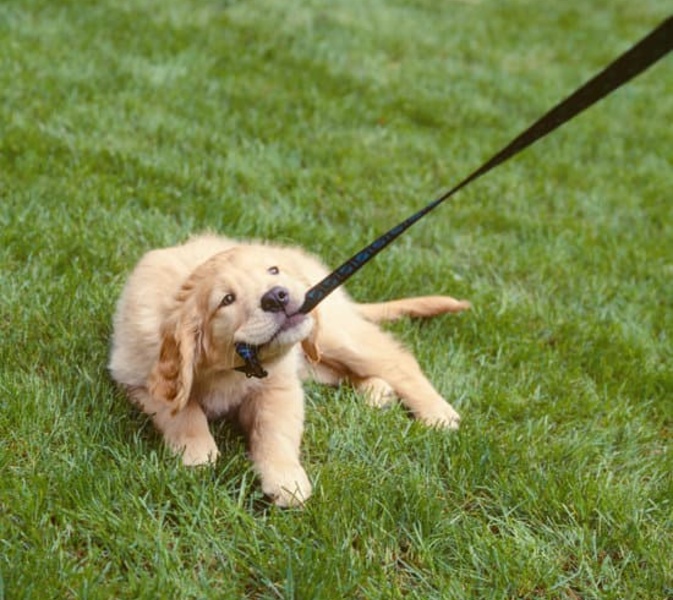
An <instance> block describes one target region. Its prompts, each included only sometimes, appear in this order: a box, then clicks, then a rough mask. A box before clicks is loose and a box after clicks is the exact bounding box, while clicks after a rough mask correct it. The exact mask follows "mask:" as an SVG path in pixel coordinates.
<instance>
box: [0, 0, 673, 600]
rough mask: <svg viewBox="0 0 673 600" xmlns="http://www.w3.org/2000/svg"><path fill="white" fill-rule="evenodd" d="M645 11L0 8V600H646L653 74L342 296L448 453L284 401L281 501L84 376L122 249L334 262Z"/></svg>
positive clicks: (383, 421)
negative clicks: (411, 364)
mask: <svg viewBox="0 0 673 600" xmlns="http://www.w3.org/2000/svg"><path fill="white" fill-rule="evenodd" d="M667 11H670V3H669V2H665V1H664V0H639V2H633V1H626V0H613V1H612V2H609V3H607V2H606V3H600V2H595V3H589V2H586V1H584V0H582V1H580V0H566V1H564V2H555V3H551V2H530V1H529V0H503V1H497V0H481V1H479V0H472V1H468V0H464V1H458V0H455V1H452V0H435V1H434V2H431V1H430V0H387V1H384V0H371V1H368V2H360V1H356V0H335V1H334V2H321V1H319V0H286V1H284V2H275V1H272V0H248V1H243V0H240V1H235V0H230V1H227V0H116V1H113V0H90V1H82V0H4V2H2V3H1V4H0V48H1V49H2V51H1V52H0V476H1V480H0V481H1V482H0V599H2V598H7V599H12V600H14V599H18V598H25V599H35V598H40V599H41V598H54V599H63V598H78V599H79V598H96V599H98V598H100V599H109V598H120V599H123V598H128V599H139V598H143V599H144V598H146V599H156V598H176V599H187V598H194V599H202V598H259V599H261V598H265V599H266V598H297V599H322V598H326V599H331V598H363V599H374V598H381V599H391V598H417V599H427V598H442V599H445V598H450V599H453V598H456V599H461V598H559V599H567V600H578V599H582V600H585V599H590V598H600V599H604V598H605V599H615V600H617V599H619V600H621V599H630V598H633V599H649V598H652V599H671V598H673V558H672V557H673V475H672V473H673V456H672V453H673V451H672V446H671V442H672V439H673V243H672V242H671V240H672V239H673V220H672V219H671V204H670V202H671V197H672V196H673V152H672V151H671V149H672V148H673V120H672V117H671V115H673V57H671V56H669V57H667V58H666V59H664V60H663V61H661V62H660V63H659V64H657V65H656V66H655V67H653V68H652V69H651V70H649V71H648V72H647V73H645V74H644V75H642V76H641V77H638V78H637V79H635V80H634V81H632V82H631V83H630V84H629V85H628V86H626V87H624V88H623V89H621V90H618V91H617V92H616V93H615V94H613V95H612V96H610V97H609V98H607V99H605V100H604V101H602V102H601V103H600V104H598V105H596V106H595V107H593V108H592V109H591V110H590V111H588V112H586V113H584V114H583V115H581V116H580V117H578V118H577V119H576V120H574V121H573V122H572V123H570V124H568V125H566V126H565V127H563V128H562V129H560V130H558V131H557V132H555V133H554V134H552V135H551V136H549V137H548V138H546V139H544V140H542V141H541V142H539V143H538V144H536V145H535V146H533V147H532V148H530V149H528V150H527V151H525V152H524V153H522V154H521V155H520V156H519V157H517V158H516V159H514V160H512V161H510V162H508V163H506V164H504V165H501V166H500V167H498V168H497V169H496V170H494V171H493V172H491V173H490V174H488V175H487V176H486V177H484V178H483V179H481V180H479V181H478V182H476V183H475V184H473V185H471V186H469V187H468V188H467V189H465V190H464V191H462V192H460V194H459V195H457V196H456V198H455V200H454V201H451V202H449V203H447V204H446V205H445V206H442V207H441V208H440V209H438V210H437V211H435V212H434V213H433V214H432V216H431V217H429V218H428V219H425V220H424V221H422V222H421V223H419V224H418V225H416V226H415V227H414V228H413V229H412V230H410V231H409V232H408V233H407V234H406V235H405V236H403V237H402V238H401V239H400V240H399V241H398V242H396V243H395V244H394V245H393V246H391V248H390V249H389V250H387V251H386V252H385V253H383V254H381V255H380V256H379V257H378V258H377V259H376V261H375V262H374V263H373V264H371V265H370V266H368V267H367V268H366V269H364V270H363V271H361V272H360V273H359V274H358V275H357V276H356V277H354V278H353V279H352V280H351V281H350V282H349V284H348V287H349V290H350V291H351V293H352V294H353V295H354V296H355V297H356V298H358V299H363V300H379V299H384V298H392V297H396V296H404V295H414V294H429V293H448V294H451V295H453V296H456V297H460V298H468V299H470V300H471V301H472V303H473V305H474V309H473V310H472V311H471V312H470V313H468V314H463V315H461V316H458V317H456V316H454V317H442V318H439V319H436V320H434V321H431V322H425V323H418V322H403V323H398V324H395V325H394V326H393V327H392V328H391V329H392V330H393V331H394V332H395V333H396V335H397V336H398V337H399V338H400V339H402V340H403V341H404V342H405V344H406V345H408V346H409V347H410V348H411V349H413V351H414V352H415V353H416V355H417V356H418V358H419V361H420V362H421V364H422V366H423V368H424V369H425V371H426V372H427V373H428V375H429V377H430V379H431V380H432V381H433V382H434V383H435V384H436V386H437V388H438V389H439V390H440V391H441V392H442V394H443V395H444V396H445V397H446V398H447V399H449V401H450V402H451V403H452V404H453V405H454V406H455V407H456V408H457V409H458V410H459V411H460V412H461V414H462V416H463V421H462V426H461V429H460V430H459V431H458V432H451V433H447V432H441V431H436V430H430V429H426V428H424V427H422V426H421V425H419V424H417V423H414V422H412V421H410V420H409V419H408V417H407V415H406V414H405V413H404V411H402V410H401V409H399V408H393V409H391V410H384V411H377V410H374V409H371V408H368V407H367V406H365V405H364V404H363V402H362V401H361V400H360V399H359V398H358V397H356V396H355V395H354V393H353V392H352V391H351V390H349V389H338V390H334V389H326V388H322V387H318V386H312V385H309V386H307V423H306V433H305V436H304V441H303V457H304V464H305V466H306V469H307V472H308V473H309V476H310V478H311V479H312V481H313V484H314V487H315V493H314V496H313V497H312V498H311V500H310V501H309V503H308V504H307V506H306V507H305V508H304V509H292V510H280V509H277V508H275V507H270V506H269V505H268V504H267V503H266V502H265V501H264V498H263V497H262V495H261V493H260V491H259V486H258V482H257V481H256V480H255V476H254V473H253V472H252V469H251V468H250V465H249V463H248V461H247V459H246V455H245V444H244V442H243V440H242V439H241V438H240V437H239V435H238V434H237V432H236V431H235V430H232V429H231V428H230V427H229V426H228V425H227V424H226V423H218V424H215V425H214V430H215V431H216V439H217V440H218V444H219V445H220V447H221V449H222V450H223V456H222V458H221V459H220V461H219V462H218V464H217V465H216V466H215V467H214V468H203V469H197V470H187V469H185V468H183V467H181V466H180V464H179V461H178V460H177V459H175V458H174V457H173V456H171V455H170V453H169V452H167V451H166V450H165V449H164V448H163V447H162V444H161V440H160V438H159V436H158V435H157V434H156V433H155V432H154V431H153V429H152V426H151V424H150V423H149V422H148V420H147V419H146V418H145V417H144V416H142V415H141V414H139V413H138V412H137V411H136V410H135V409H134V408H133V407H131V406H129V405H128V403H127V402H126V401H125V399H124V398H123V396H122V395H121V394H120V393H119V391H118V390H116V389H115V387H114V386H113V385H112V383H111V381H110V379H109V377H108V374H107V371H106V362H107V356H108V348H109V339H110V333H111V317H112V312H113V310H114V305H115V302H116V299H117V297H118V294H119V292H120V290H121V286H122V285H123V282H124V280H125V277H126V276H127V274H128V273H129V271H130V269H131V268H132V267H133V265H134V263H135V262H136V261H137V259H138V258H139V257H140V256H141V255H142V254H143V253H144V252H145V251H147V250H148V249H150V248H153V247H157V246H162V245H170V244H174V243H177V242H179V241H181V240H184V239H185V238H187V237H188V236H189V235H190V234H191V233H195V232H198V231H202V230H206V229H209V230H216V231H220V232H223V233H226V234H228V235H230V236H236V237H248V236H252V237H257V238H269V239H274V240H278V241H282V242H287V243H293V244H300V245H302V246H304V247H306V248H308V249H309V250H311V251H312V252H314V253H316V254H318V255H320V256H322V257H323V258H324V259H325V260H326V261H327V262H328V263H331V264H338V263H339V262H340V261H342V260H343V259H345V258H347V257H349V256H350V255H351V254H352V253H353V252H355V251H356V250H358V249H359V248H360V247H362V246H363V245H364V244H365V243H367V242H369V241H371V240H372V239H373V238H374V237H375V235H376V234H378V233H381V232H383V231H384V230H385V229H387V228H388V227H390V226H392V225H394V224H395V223H397V222H398V221H399V220H401V219H402V218H404V217H406V216H407V215H408V214H410V213H411V212H412V211H414V210H416V209H417V208H420V207H421V206H422V205H424V204H425V203H427V202H429V201H430V200H431V199H433V198H434V197H436V196H437V195H438V194H439V193H441V192H442V191H444V190H445V189H447V188H448V187H450V186H452V185H453V184H455V183H457V182H458V181H459V180H460V179H462V178H463V177H465V176H466V175H467V174H468V173H469V172H471V171H472V170H473V169H475V168H476V167H478V166H479V165H480V164H481V162H482V161H483V160H485V159H486V158H489V157H490V156H491V155H492V154H494V153H495V152H496V151H497V150H499V149H500V148H501V147H502V146H503V145H504V144H505V143H507V142H508V141H509V140H510V139H511V138H512V137H514V135H516V134H518V133H519V132H520V131H521V130H522V129H523V128H524V127H526V126H528V125H529V124H530V123H532V122H533V120H535V119H536V118H537V117H539V116H540V115H541V114H542V113H544V112H545V111H546V110H548V109H549V108H550V107H551V106H553V105H554V104H555V103H556V102H558V101H559V100H561V99H562V98H564V97H565V96H567V95H568V94H569V93H570V92H572V91H573V90H574V89H575V88H576V87H577V86H579V85H580V84H582V83H583V82H584V81H586V80H587V79H588V78H589V77H591V76H592V75H594V74H595V73H596V72H597V71H599V70H600V69H601V68H603V67H604V66H605V65H606V64H607V63H608V62H610V61H611V60H612V59H613V58H615V57H616V56H617V55H618V54H620V53H621V52H623V51H625V50H626V49H627V48H628V47H630V45H632V44H633V43H634V42H635V41H637V40H638V39H640V38H641V37H643V36H644V35H645V34H646V33H647V32H648V31H649V30H651V29H652V28H653V27H654V26H655V25H657V24H659V23H660V22H661V21H662V20H663V19H664V18H665V17H667V16H668V13H667Z"/></svg>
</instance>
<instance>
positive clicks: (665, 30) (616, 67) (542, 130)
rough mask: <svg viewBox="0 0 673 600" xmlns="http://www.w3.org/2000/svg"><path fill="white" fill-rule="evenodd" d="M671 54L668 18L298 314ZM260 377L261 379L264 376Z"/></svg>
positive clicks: (310, 298) (325, 285)
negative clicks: (459, 195)
mask: <svg viewBox="0 0 673 600" xmlns="http://www.w3.org/2000/svg"><path fill="white" fill-rule="evenodd" d="M672 49H673V16H671V17H668V18H667V19H666V20H665V21H664V22H663V23H661V24H660V25H659V26H658V27H656V28H655V29H653V30H652V31H651V32H650V33H649V34H648V35H647V36H645V37H644V38H643V39H642V40H640V41H639V42H638V43H637V44H635V45H634V46H633V47H632V48H630V49H629V50H627V51H626V52H624V54H622V55H621V56H619V57H618V58H616V59H615V60H614V61H613V62H611V63H610V64H609V65H608V66H607V67H605V69H603V70H602V71H601V72H600V73H598V74H597V75H596V76H595V77H593V78H592V79H590V80H589V81H588V82H587V83H585V84H584V85H583V86H582V87H580V88H579V89H577V90H576V91H575V92H573V93H572V94H571V95H570V96H568V97H567V98H566V99H565V100H562V101H561V102H559V103H558V104H557V105H556V106H554V107H553V108H552V109H551V110H550V111H549V112H547V113H545V114H544V115H543V116H542V117H540V118H539V119H538V120H537V121H535V123H533V124H532V125H531V126H530V127H528V129H526V130H525V131H523V132H522V133H521V134H519V135H518V136H517V137H516V138H514V140H512V141H511V142H510V143H509V144H508V145H507V146H505V147H504V148H503V149H502V150H500V151H499V152H498V153H496V154H495V155H494V156H493V157H491V158H490V159H489V160H488V161H486V162H485V163H484V164H483V165H482V166H481V167H479V168H478V169H476V170H475V171H473V172H472V173H471V174H470V175H468V176H467V177H466V178H465V179H463V180H462V181H461V182H460V183H458V184H457V185H456V186H454V187H453V188H451V189H450V190H448V191H447V192H446V193H444V194H442V195H441V196H440V197H439V198H437V199H436V200H434V201H432V202H431V203H430V204H428V205H427V206H425V207H424V208H422V209H421V210H419V211H418V212H416V213H414V214H413V215H411V216H410V217H408V218H407V219H405V220H404V221H402V222H401V223H399V224H398V225H395V227H393V228H392V229H390V230H389V231H386V232H385V233H384V234H383V235H381V236H380V237H378V238H377V239H376V240H374V241H373V242H372V243H371V244H369V245H368V246H366V247H365V248H363V249H362V250H360V251H359V252H358V253H357V254H355V255H353V256H352V257H351V258H349V259H348V260H347V261H346V262H344V263H343V264H342V265H341V266H339V267H337V268H336V269H335V270H334V271H332V273H330V274H329V275H327V277H325V278H324V279H323V280H322V281H320V282H318V283H317V284H315V285H314V286H313V287H312V288H310V289H309V290H308V291H307V292H306V296H305V298H304V303H303V304H302V306H301V307H300V309H299V311H298V312H300V313H303V314H306V313H309V312H310V311H311V310H313V309H314V308H315V307H316V306H317V305H318V304H319V303H320V302H322V301H323V300H324V299H325V298H326V297H327V296H328V295H329V294H331V293H332V292H333V291H334V290H335V289H336V288H338V287H339V286H341V285H342V284H343V283H344V282H345V281H346V280H348V279H350V278H351V277H352V276H353V275H354V274H355V273H357V272H358V271H359V270H360V269H361V268H362V267H363V266H365V265H366V264H367V263H368V262H369V261H370V260H372V259H373V258H374V257H375V256H376V255H377V254H378V253H379V252H381V251H382V250H384V249H385V248H386V247H387V246H388V245H389V244H391V243H392V242H393V241H395V240H396V239H397V238H398V237H399V236H400V235H402V234H403V233H404V232H405V231H406V230H407V229H409V228H410V227H411V226H412V225H413V224H414V223H416V222H417V221H419V220H420V219H422V218H423V217H424V216H425V215H427V214H428V213H429V212H431V211H432V210H434V209H435V208H437V206H439V205H440V204H442V202H444V201H445V200H448V199H449V198H450V197H451V196H453V195H454V194H455V193H456V192H458V191H459V190H461V189H462V188H464V187H465V186H466V185H468V184H469V183H471V182H472V181H474V180H475V179H477V178H478V177H481V176H482V175H484V174H486V173H487V172H488V171H490V170H491V169H493V168H494V167H496V166H498V165H499V164H501V163H503V162H505V161H506V160H508V159H510V158H512V157H513V156H514V155H516V154H518V153H519V152H521V151H522V150H524V149H525V148H527V147H528V146H530V145H532V144H533V143H535V142H536V141H537V140H539V139H540V138H543V137H544V136H546V135H548V134H549V133H551V132H552V131H554V130H555V129H557V128H558V127H560V126H561V125H563V124H564V123H567V122H568V121H570V120H571V119H572V118H574V117H575V116H577V115H578V114H579V113H581V112H583V111H584V110H586V109H587V108H589V107H590V106H592V105H593V104H595V103H596V102H598V101H599V100H601V99H602V98H604V97H605V96H607V95H608V94H610V93H612V92H613V91H614V90H616V89H617V88H619V87H621V86H622V85H624V84H625V83H627V82H629V81H630V80H631V79H633V78H634V77H635V76H636V75H639V74H640V73H642V72H643V71H645V70H646V69H648V68H649V67H651V66H652V65H653V64H654V63H656V62H657V61H658V60H659V59H660V58H662V57H664V56H665V55H666V54H668V53H669V52H670V51H671V50H672ZM236 351H237V352H238V354H239V355H240V356H241V358H243V360H244V361H245V366H243V367H238V370H240V371H242V372H244V373H245V374H246V375H247V376H248V377H264V376H266V371H264V369H262V367H261V365H260V363H259V361H258V360H257V356H256V348H255V347H254V346H250V345H248V344H237V347H236ZM262 373H263V374H262Z"/></svg>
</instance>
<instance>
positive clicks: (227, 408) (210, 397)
mask: <svg viewBox="0 0 673 600" xmlns="http://www.w3.org/2000/svg"><path fill="white" fill-rule="evenodd" d="M257 387H258V384H257V383H256V382H255V381H252V380H250V379H246V378H245V376H244V375H242V374H241V373H228V374H223V375H219V374H213V375H210V376H209V377H208V378H207V379H206V380H203V381H200V382H198V383H197V385H196V387H195V388H194V389H193V390H192V395H193V397H194V398H195V399H196V400H197V401H198V402H199V404H200V405H201V407H202V408H203V411H204V412H205V413H206V415H207V416H208V418H209V419H217V418H219V417H223V416H225V415H226V414H227V413H229V412H231V411H234V410H236V409H237V408H238V407H239V405H240V404H241V402H243V401H244V400H245V399H246V398H247V397H249V396H250V395H251V394H253V393H254V391H255V390H256V388H257Z"/></svg>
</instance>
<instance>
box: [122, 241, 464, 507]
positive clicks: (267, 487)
mask: <svg viewBox="0 0 673 600" xmlns="http://www.w3.org/2000/svg"><path fill="white" fill-rule="evenodd" d="M327 273H328V270H327V268H326V267H325V266H323V265H322V264H321V263H320V262H319V261H317V260H316V259H315V258H313V257H311V256H309V255H308V254H306V253H304V252H303V251H301V250H299V249H296V248H289V247H280V246H274V245H268V244H264V243H242V242H237V241H235V240H230V239H226V238H222V237H217V236H213V235H204V236H200V237H197V238H194V239H192V240H190V241H189V242H187V243H185V244H183V245H180V246H175V247H171V248H165V249H161V250H153V251H151V252H148V253H147V254H146V255H145V256H144V257H143V258H142V259H141V260H140V262H139V263H138V265H137V266H136V268H135V270H134V271H133V273H132V274H131V276H130V278H129V280H128V282H127V284H126V286H125V288H124V290H123V292H122V295H121V298H120V300H119V303H118V306H117V312H116V315H115V318H114V334H113V341H112V353H111V359H110V371H111V374H112V377H113V378H114V379H115V381H117V382H118V383H119V384H120V385H121V386H122V387H123V388H124V389H125V390H126V391H127V393H128V395H129V397H130V398H131V399H132V400H133V401H134V402H135V403H136V404H137V405H138V406H139V407H140V408H141V409H142V410H143V411H144V412H146V413H147V414H148V415H150V416H151V417H152V419H153V422H154V424H155V426H156V427H157V429H159V431H161V432H162V434H163V436H164V439H165V441H166V443H167V444H168V446H170V447H171V448H172V449H173V450H174V451H176V452H179V453H182V460H183V462H184V463H185V464H187V465H200V464H204V463H208V462H213V461H215V460H216V459H217V457H218V454H219V451H218V448H217V445H216V444H215V440H214V439H213V437H212V435H211V433H210V430H209V427H208V419H212V418H217V417H221V416H226V415H235V416H237V418H238V420H239V422H240V424H241V425H242V427H243V429H244V431H245V432H246V434H247V437H248V443H249V448H250V457H251V459H252V461H253V464H254V465H255V468H256V470H257V472H258V473H259V476H260V480H261V484H262V490H263V491H264V492H265V493H266V494H268V495H269V496H271V497H272V498H273V499H274V501H275V502H276V503H277V504H279V505H281V506H289V505H295V504H299V503H302V502H303V501H305V500H306V499H307V498H308V497H309V496H310V494H311V484H310V482H309V480H308V477H307V476H306V473H305V471H304V469H303V467H302V466H301V463H300V442H301V436H302V432H303V422H304V401H303V391H302V387H301V380H302V379H304V378H306V377H312V378H313V379H316V380H317V381H320V382H323V383H327V384H332V385H336V384H339V383H342V382H350V383H351V384H353V385H354V386H355V387H356V388H357V389H359V390H361V391H362V392H363V393H364V395H365V396H366V398H367V399H368V401H369V403H370V404H372V405H378V406H380V405H383V404H385V403H387V402H388V401H390V400H391V399H392V398H394V397H398V398H400V399H401V401H402V403H403V404H404V405H405V406H406V407H407V408H408V409H409V411H410V412H411V413H412V414H413V415H414V416H415V417H416V418H418V419H419V420H421V421H422V422H424V423H426V424H428V425H433V426H438V427H446V428H455V427H457V426H458V422H459V416H458V413H456V411H455V410H454V409H453V408H452V407H451V406H450V405H449V404H448V403H447V402H446V401H445V400H444V399H443V398H442V397H441V396H440V395H439V394H438V393H437V391H435V389H434V388H433V387H432V385H431V384H430V382H429V381H428V380H427V379H426V378H425V376H424V375H423V373H422V372H421V369H420V367H419V366H418V363H417V362H416V360H415V359H414V357H413V356H412V355H411V354H410V353H409V352H408V351H407V350H405V349H404V348H402V347H401V346H400V345H399V344H398V343H397V342H396V341H395V340H394V339H393V338H392V337H391V336H390V335H389V334H387V333H385V332H383V331H382V330H381V329H380V328H379V327H378V326H377V325H376V323H378V322H380V321H384V320H392V319H396V318H399V317H401V316H404V315H411V316H417V317H429V316H433V315H438V314H442V313H446V312H458V311H461V310H464V309H466V308H468V307H469V303H467V302H465V301H459V300H455V299H453V298H450V297H448V296H428V297H422V298H407V299H402V300H393V301H390V302H382V303H378V304H357V303H355V302H354V301H353V300H351V299H350V298H349V297H348V295H347V294H346V293H345V292H344V291H343V290H342V289H338V290H336V291H335V292H334V293H333V294H331V295H330V296H329V297H328V298H327V299H326V300H325V301H324V302H322V303H321V304H320V305H319V306H318V307H317V309H316V310H315V311H313V313H312V314H311V315H309V316H302V315H296V314H295V313H296V311H297V309H298V308H299V307H300V306H301V303H302V301H303V298H304V293H305V292H306V290H307V289H308V287H310V285H312V284H314V283H316V282H317V281H319V280H320V279H322V278H323V277H324V276H325V275H326V274H327ZM272 289H281V290H283V293H282V296H283V297H284V302H286V303H287V304H286V305H284V306H283V307H282V310H280V309H279V308H277V309H275V310H270V309H269V308H268V307H267V309H266V310H265V309H264V308H263V306H262V300H261V299H262V297H263V296H265V294H268V293H269V290H272ZM225 298H226V300H225ZM223 300H224V302H223ZM293 315H294V316H293ZM237 342H246V343H248V344H253V345H259V346H261V350H260V358H261V362H262V364H263V366H264V368H265V369H266V370H267V371H268V373H269V375H268V377H266V378H264V379H248V378H246V377H245V375H243V374H242V373H240V372H238V371H235V370H234V368H235V367H236V366H239V365H241V364H242V361H241V359H240V358H239V357H238V356H237V355H236V352H235V349H234V344H235V343H237Z"/></svg>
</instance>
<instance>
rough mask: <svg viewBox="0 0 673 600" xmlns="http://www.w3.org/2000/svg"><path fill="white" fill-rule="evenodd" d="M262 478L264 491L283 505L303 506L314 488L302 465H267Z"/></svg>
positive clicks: (275, 501) (275, 502)
mask: <svg viewBox="0 0 673 600" xmlns="http://www.w3.org/2000/svg"><path fill="white" fill-rule="evenodd" d="M261 478H262V491H263V492H264V493H265V494H266V495H267V496H269V497H270V498H271V500H272V501H273V503H274V504H276V505H277V506H281V507H290V506H301V505H302V504H304V502H306V500H308V499H309V497H310V496H311V492H312V490H313V488H312V486H311V482H310V481H309V480H308V477H307V476H306V471H304V469H303V468H302V467H301V465H296V466H292V465H286V466H282V467H267V468H265V469H264V471H263V472H262V473H261Z"/></svg>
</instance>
